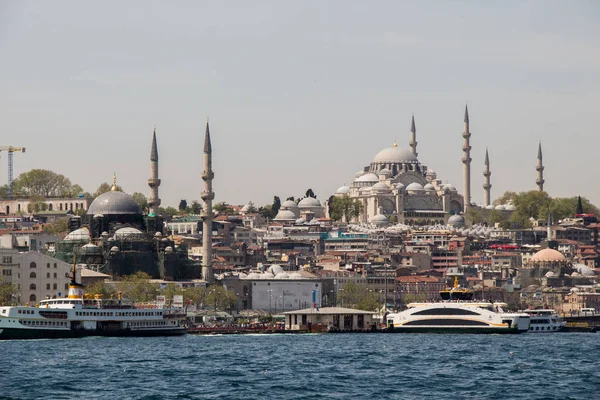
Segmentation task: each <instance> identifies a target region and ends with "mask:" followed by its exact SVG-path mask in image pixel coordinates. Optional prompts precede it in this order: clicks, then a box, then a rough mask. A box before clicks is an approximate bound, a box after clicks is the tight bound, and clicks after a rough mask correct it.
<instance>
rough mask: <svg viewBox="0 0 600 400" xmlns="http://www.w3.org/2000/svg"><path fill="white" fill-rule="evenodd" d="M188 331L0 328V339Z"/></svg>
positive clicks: (183, 330)
mask: <svg viewBox="0 0 600 400" xmlns="http://www.w3.org/2000/svg"><path fill="white" fill-rule="evenodd" d="M186 333H187V329H186V328H181V327H177V328H172V329H160V330H159V329H146V330H141V329H140V330H130V329H124V330H118V331H99V330H98V331H96V330H67V329H64V330H63V329H26V328H23V329H20V328H2V329H0V340H9V339H71V338H81V337H87V336H110V337H148V336H179V335H185V334H186Z"/></svg>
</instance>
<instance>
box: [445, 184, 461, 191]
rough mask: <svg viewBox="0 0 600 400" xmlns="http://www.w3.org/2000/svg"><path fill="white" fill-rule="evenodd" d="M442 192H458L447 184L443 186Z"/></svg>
mask: <svg viewBox="0 0 600 400" xmlns="http://www.w3.org/2000/svg"><path fill="white" fill-rule="evenodd" d="M444 190H447V191H450V192H452V193H456V192H458V190H456V188H455V187H454V185H452V184H450V183H447V184H445V185H444Z"/></svg>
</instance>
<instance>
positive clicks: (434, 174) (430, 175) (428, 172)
mask: <svg viewBox="0 0 600 400" xmlns="http://www.w3.org/2000/svg"><path fill="white" fill-rule="evenodd" d="M427 176H429V177H430V178H432V179H435V178H436V177H437V174H436V173H435V171H434V170H432V169H431V168H429V169H428V170H427Z"/></svg>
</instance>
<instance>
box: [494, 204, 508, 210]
mask: <svg viewBox="0 0 600 400" xmlns="http://www.w3.org/2000/svg"><path fill="white" fill-rule="evenodd" d="M494 209H495V210H499V211H504V210H505V208H504V206H503V205H502V204H498V205H497V206H496V208H494Z"/></svg>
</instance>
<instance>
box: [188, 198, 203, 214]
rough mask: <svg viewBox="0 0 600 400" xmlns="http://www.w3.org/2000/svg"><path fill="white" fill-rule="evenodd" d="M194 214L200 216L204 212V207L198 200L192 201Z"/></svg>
mask: <svg viewBox="0 0 600 400" xmlns="http://www.w3.org/2000/svg"><path fill="white" fill-rule="evenodd" d="M191 211H192V214H195V215H198V214H200V213H201V212H202V205H201V204H200V203H198V201H197V200H194V201H192V207H191Z"/></svg>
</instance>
